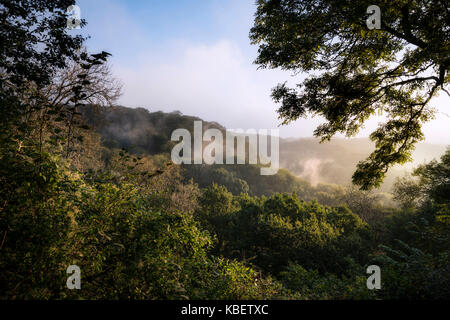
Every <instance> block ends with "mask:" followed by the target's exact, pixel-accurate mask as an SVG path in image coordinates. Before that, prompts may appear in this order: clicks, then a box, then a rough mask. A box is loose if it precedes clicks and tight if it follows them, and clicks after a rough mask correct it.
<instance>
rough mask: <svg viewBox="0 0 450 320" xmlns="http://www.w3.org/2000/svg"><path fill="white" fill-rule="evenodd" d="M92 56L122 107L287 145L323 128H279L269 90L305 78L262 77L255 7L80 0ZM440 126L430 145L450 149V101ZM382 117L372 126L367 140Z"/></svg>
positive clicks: (231, 0) (443, 106)
mask: <svg viewBox="0 0 450 320" xmlns="http://www.w3.org/2000/svg"><path fill="white" fill-rule="evenodd" d="M77 5H78V6H79V7H80V9H81V17H82V18H83V19H85V20H86V21H87V25H86V26H85V27H84V28H83V29H82V30H81V31H78V30H72V31H70V32H74V33H75V32H77V33H80V32H81V33H82V34H84V35H89V36H90V39H89V40H88V41H87V43H86V44H87V47H88V50H89V51H90V52H94V53H95V52H99V51H101V50H105V51H108V52H110V53H111V54H112V57H111V58H110V64H111V67H112V71H113V75H114V76H115V77H116V78H118V79H119V80H120V81H121V82H122V83H123V89H124V90H123V91H124V94H123V95H122V97H121V98H120V99H119V101H118V103H119V104H121V105H123V106H127V107H144V108H146V109H148V110H150V111H159V110H161V111H164V112H171V111H175V110H177V111H181V112H182V113H183V114H186V115H193V116H198V117H200V118H202V119H204V120H206V121H216V122H219V123H220V124H222V125H223V126H225V127H226V128H228V129H238V128H242V129H257V130H258V129H274V128H278V129H280V136H282V137H311V136H312V135H313V131H314V129H315V128H316V127H317V126H318V125H319V124H320V123H322V122H323V119H321V118H319V117H315V118H308V119H300V120H297V121H296V122H295V123H292V124H289V125H287V126H281V127H279V125H280V123H281V121H280V120H279V119H278V115H277V113H276V109H277V107H278V106H277V105H276V104H275V103H274V102H273V101H272V100H271V98H270V93H271V89H272V88H273V87H275V86H276V85H277V84H278V83H282V82H285V81H288V83H289V84H292V85H293V84H295V83H300V82H301V81H302V79H304V77H305V75H302V74H300V75H296V76H294V75H292V74H291V73H288V72H285V71H281V70H266V69H258V66H257V65H255V64H254V63H253V61H254V60H255V58H256V57H257V49H258V48H257V46H256V45H251V44H250V40H249V38H248V34H249V31H250V28H251V26H252V23H253V15H254V12H255V9H256V7H255V4H254V0H128V1H125V0H95V1H92V0H78V1H77ZM432 102H433V106H435V107H436V108H437V109H438V112H437V114H436V119H435V120H433V121H431V122H429V123H427V124H425V125H424V133H425V136H426V141H427V142H430V143H438V144H450V130H449V129H448V127H449V124H450V110H449V109H450V108H449V106H450V98H449V97H448V96H446V95H445V94H441V96H440V97H438V98H435V99H434V101H432ZM382 120H383V117H381V118H379V117H374V118H372V119H370V120H369V121H368V122H367V123H366V125H365V128H364V129H362V130H361V131H360V133H359V134H358V136H357V137H367V136H368V135H369V134H370V132H372V131H373V130H374V129H375V128H376V127H377V124H378V123H379V122H380V121H382Z"/></svg>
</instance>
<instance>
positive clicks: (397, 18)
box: [250, 0, 450, 189]
mask: <svg viewBox="0 0 450 320" xmlns="http://www.w3.org/2000/svg"><path fill="white" fill-rule="evenodd" d="M373 4H376V5H378V6H379V7H380V9H381V28H380V29H371V30H370V29H369V28H368V27H367V25H366V19H367V18H368V14H367V8H368V7H369V6H370V5H373ZM449 21H450V16H449V9H448V2H447V1H427V0H408V1H405V0H394V1H391V0H383V1H376V3H374V2H373V1H351V0H259V1H257V11H256V14H255V21H254V26H253V28H252V29H251V31H250V38H251V40H252V42H253V43H254V44H258V45H259V51H258V57H257V59H256V61H255V63H257V64H258V65H260V66H261V67H264V68H281V69H284V70H292V71H294V72H307V73H309V74H310V75H309V77H308V78H307V79H306V80H305V81H304V82H303V83H301V84H298V85H297V87H296V88H289V87H288V86H287V85H286V83H284V84H279V85H278V86H277V87H275V88H274V89H273V92H272V97H273V99H274V101H275V102H277V103H281V106H280V107H279V109H278V113H279V117H280V119H281V120H282V123H283V124H287V123H289V122H291V121H294V120H297V119H298V118H300V117H303V116H306V115H308V114H313V115H320V116H323V117H324V118H325V120H326V122H325V123H324V124H322V125H320V126H319V127H317V128H316V130H315V132H314V134H315V135H316V136H318V137H321V138H322V140H329V139H330V138H331V137H332V136H334V135H335V134H336V133H345V134H346V135H347V136H353V135H355V134H356V133H358V130H359V129H360V128H361V126H362V125H363V123H364V122H365V121H366V120H367V119H369V117H371V116H372V115H374V114H376V112H377V111H382V112H383V113H384V114H385V115H387V119H386V122H385V123H383V124H381V125H379V127H378V128H377V129H376V130H375V131H374V132H373V133H372V134H371V136H370V137H371V139H372V140H373V141H374V142H375V145H376V149H375V151H374V152H373V153H372V154H371V155H370V156H369V157H368V158H367V159H366V160H365V161H362V162H360V163H359V164H358V168H357V170H356V172H355V173H354V175H353V182H354V183H356V184H358V185H360V186H361V187H362V188H363V189H369V188H371V187H374V186H379V185H380V183H381V182H382V180H383V178H384V176H385V174H386V172H387V170H388V169H389V167H391V166H392V165H394V164H401V163H404V162H406V161H408V160H410V157H411V151H412V150H413V148H414V144H415V143H416V142H418V141H420V140H423V138H424V135H423V132H422V130H421V127H422V124H423V123H424V122H426V121H429V120H430V119H431V118H432V117H433V115H434V110H433V108H432V105H431V104H430V100H431V99H432V97H434V96H436V95H437V94H438V92H439V91H442V92H444V93H446V94H447V95H449V92H448V91H447V89H446V86H447V85H448V80H449V75H448V70H449V67H450V41H449V38H450V32H449V31H450V30H449V29H450V26H449Z"/></svg>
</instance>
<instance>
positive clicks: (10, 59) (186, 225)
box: [0, 0, 450, 300]
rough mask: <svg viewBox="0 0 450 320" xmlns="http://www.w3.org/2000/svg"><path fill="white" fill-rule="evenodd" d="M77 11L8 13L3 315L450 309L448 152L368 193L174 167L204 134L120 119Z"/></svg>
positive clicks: (14, 7)
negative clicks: (99, 306) (283, 305)
mask: <svg viewBox="0 0 450 320" xmlns="http://www.w3.org/2000/svg"><path fill="white" fill-rule="evenodd" d="M72 2H73V1H68V0H36V1H29V2H14V1H1V2H0V20H1V21H2V25H1V32H0V43H1V45H0V105H1V111H2V114H1V116H0V118H1V121H0V127H1V128H0V149H1V154H0V160H1V161H0V298H1V299H2V300H16V299H17V300H23V299H39V300H41V299H45V300H47V299H52V300H53V299H149V300H154V299H175V300H185V299H198V300H202V299H220V300H222V299H225V300H229V299H257V300H259V299H261V300H262V299H275V300H280V299H281V300H344V299H363V300H367V299H449V298H450V148H448V147H447V149H446V150H442V154H441V155H440V157H438V158H436V159H434V160H430V161H428V162H427V163H423V164H420V165H417V166H416V167H415V169H414V170H412V171H410V172H409V173H408V174H407V175H406V174H402V175H398V176H395V177H392V179H391V182H390V185H389V187H387V186H385V187H384V188H383V187H381V188H379V187H380V185H378V188H372V189H371V188H365V186H366V185H367V184H364V183H363V184H362V186H363V187H362V188H360V186H361V183H360V182H361V180H362V179H363V178H364V177H365V176H364V175H357V177H358V179H356V180H357V181H355V182H357V183H355V184H354V185H352V184H351V177H347V176H346V177H345V179H344V178H342V177H343V176H338V175H339V173H340V172H337V173H336V175H337V176H338V178H336V179H335V180H333V179H331V178H330V179H328V180H326V179H325V180H324V181H325V182H320V183H312V182H311V181H310V180H308V177H307V176H302V175H301V172H302V170H304V169H302V168H298V164H296V165H293V166H292V167H290V168H287V167H288V165H284V169H280V170H279V171H278V173H277V174H275V175H272V176H261V175H260V172H259V167H258V165H248V164H247V165H206V164H201V165H176V164H174V163H172V161H171V159H170V150H171V148H172V147H173V145H174V142H173V141H171V140H170V135H171V133H172V132H173V130H175V129H177V128H186V129H188V130H190V131H192V127H193V121H194V120H201V119H200V118H198V117H194V116H187V115H183V114H181V113H180V112H172V113H165V112H162V111H156V112H150V111H148V110H147V109H144V108H127V107H125V106H120V105H118V104H117V103H116V102H117V99H118V97H119V96H120V94H121V86H120V83H119V82H118V81H117V80H116V79H114V77H113V76H112V75H111V72H110V69H109V66H108V61H107V60H108V57H109V55H110V54H109V53H107V52H104V51H103V52H100V53H95V54H91V53H88V51H87V49H86V48H85V47H84V46H83V43H84V39H83V38H82V37H81V36H73V35H70V34H68V33H67V30H66V29H65V28H66V17H65V9H66V8H67V7H68V6H69V5H71V4H72ZM269 2H270V1H269ZM344 2H345V1H344ZM263 3H265V2H264V1H261V4H260V7H259V10H260V12H259V13H260V15H261V16H260V18H261V17H262V16H263V14H264V12H265V11H264V10H269V9H270V7H265V5H264V4H263ZM49 12H50V13H52V14H51V15H46V13H49ZM43 13H45V14H43ZM271 17H272V16H271ZM274 19H275V18H274ZM83 23H84V22H83ZM267 25H268V23H267V24H264V25H263V24H256V27H255V28H256V29H254V30H253V37H254V38H256V37H257V35H256V33H258V32H262V33H264V32H265V31H264V30H262V31H261V30H258V28H263V26H267ZM30 28H32V29H33V30H34V32H30ZM266 49H267V48H266ZM267 50H269V49H267ZM269 51H270V50H269ZM260 58H261V59H265V58H267V59H269V58H268V56H267V55H265V54H264V52H263V53H262V55H261V57H260ZM411 59H412V58H411ZM267 61H268V60H267ZM446 77H447V78H446V79H447V80H448V73H447V76H446ZM447 80H446V81H447ZM284 93H285V94H286V95H287V94H288V93H287V91H285V92H284ZM274 94H275V95H276V93H274ZM391 94H392V95H394V94H393V93H391ZM280 99H281V98H280ZM286 103H287V102H286ZM324 103H325V102H324ZM285 107H286V108H287V107H288V106H285ZM286 112H287V111H286ZM287 113H288V112H287ZM285 114H286V113H285ZM338 118H339V117H338ZM204 127H206V128H208V127H213V128H218V129H219V130H225V128H224V127H223V126H222V125H220V124H219V123H218V122H206V121H204ZM380 139H381V138H380ZM289 143H292V142H289V141H282V147H281V157H283V144H284V145H285V146H286V148H285V149H284V150H286V151H285V152H286V153H285V154H286V157H288V155H287V154H288V152H287V150H289V149H292V147H291V146H289ZM324 143H327V142H324ZM380 145H381V149H382V148H383V143H382V142H380V143H377V144H376V147H377V148H379V147H380ZM392 145H395V143H394V142H392ZM333 148H336V147H333ZM367 150H370V147H368V149H367ZM377 150H378V149H377ZM383 150H384V149H383ZM303 152H304V153H307V152H308V149H303ZM375 152H377V151H375ZM402 152H403V151H402ZM405 152H406V151H405ZM433 152H434V151H433ZM438 153H439V152H438V151H436V154H438ZM369 154H370V152H365V153H363V154H362V156H361V155H359V156H361V157H360V158H358V159H356V158H355V160H354V161H353V160H351V161H350V163H351V164H349V167H348V168H350V169H348V170H347V169H346V170H347V171H346V172H350V171H352V170H353V171H354V170H355V169H356V168H357V161H360V160H362V159H363V158H365V157H367V156H368V155H369ZM389 156H391V158H392V155H387V156H386V157H387V158H389ZM290 157H292V158H298V157H299V156H298V155H297V156H296V155H295V154H291V155H290ZM370 157H372V156H370ZM352 159H353V158H352ZM370 159H375V160H376V161H379V158H378V157H375V156H373V157H372V158H370ZM397 160H398V158H396V160H395V161H397ZM346 161H347V160H346ZM380 161H381V160H380ZM383 161H384V160H383ZM386 161H387V160H386ZM389 161H390V160H389ZM395 161H394V162H395ZM288 162H289V160H286V163H288ZM397 162H400V160H398V161H397ZM343 163H344V162H343ZM384 164H385V163H384V162H383V163H382V164H380V166H381V165H384ZM296 166H297V167H296ZM359 168H360V169H361V168H365V167H364V166H360V167H359ZM295 170H298V172H294V173H293V171H295ZM332 170H337V171H340V169H336V168H335V167H333V166H331V167H328V168H326V169H325V171H329V172H332ZM366 177H367V181H369V180H370V181H372V180H373V176H371V175H367V176H366ZM377 177H378V176H377ZM346 179H347V180H348V181H347V180H346ZM371 179H372V180H371ZM358 183H359V184H358ZM70 265H77V266H79V268H80V270H81V274H82V277H81V290H68V288H67V287H66V280H67V277H68V274H67V272H66V270H67V267H68V266H70ZM369 265H378V266H379V267H380V269H381V289H379V290H370V289H368V287H367V285H366V281H367V278H368V276H369V275H368V274H367V273H366V269H367V267H368V266H369Z"/></svg>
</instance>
